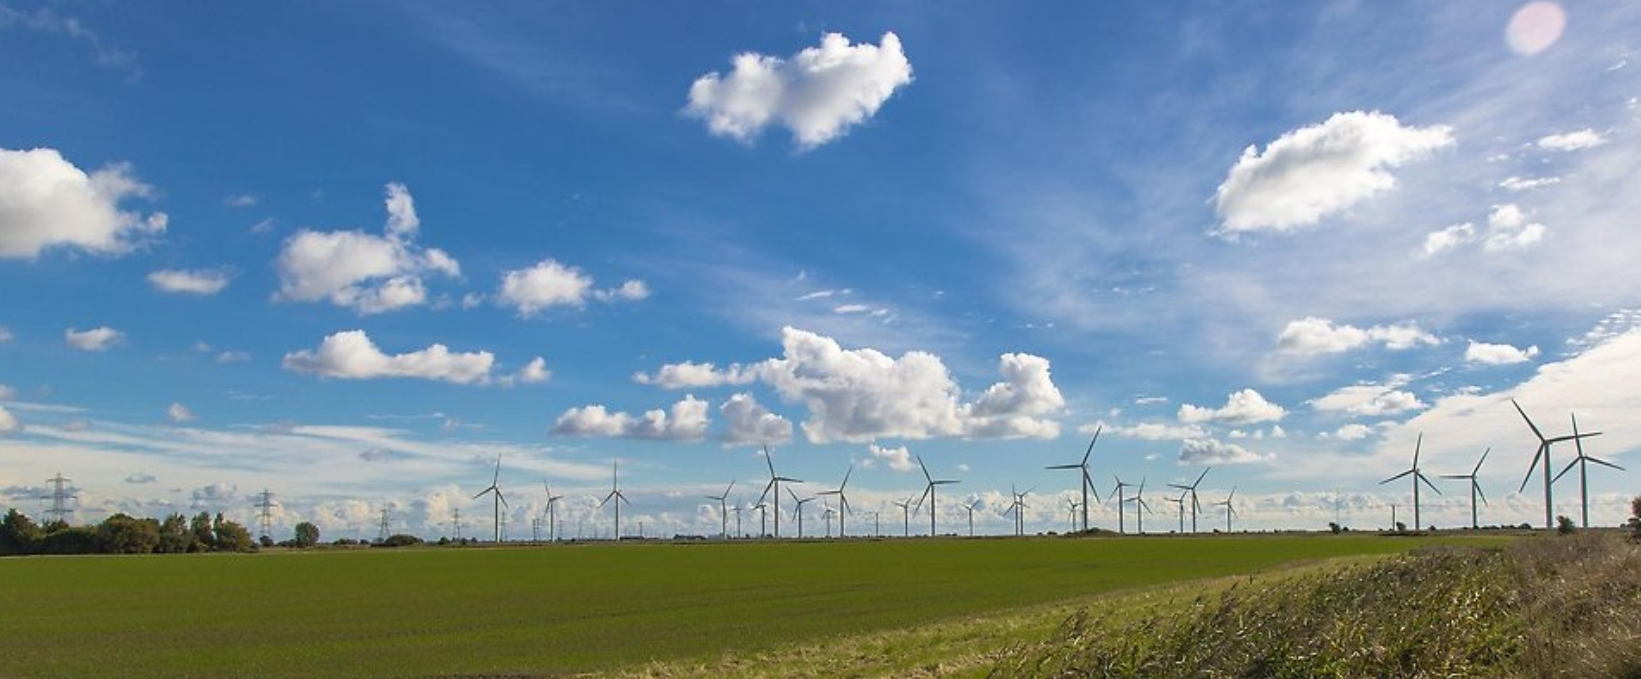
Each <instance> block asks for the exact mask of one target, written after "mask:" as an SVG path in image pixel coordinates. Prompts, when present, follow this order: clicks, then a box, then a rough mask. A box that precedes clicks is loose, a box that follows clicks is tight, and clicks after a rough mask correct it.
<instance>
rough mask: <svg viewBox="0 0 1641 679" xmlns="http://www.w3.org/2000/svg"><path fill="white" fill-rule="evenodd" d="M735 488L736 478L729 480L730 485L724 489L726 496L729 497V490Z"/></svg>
mask: <svg viewBox="0 0 1641 679" xmlns="http://www.w3.org/2000/svg"><path fill="white" fill-rule="evenodd" d="M732 490H735V479H730V480H729V487H728V488H725V489H724V497H729V491H732Z"/></svg>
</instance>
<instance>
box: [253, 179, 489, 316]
mask: <svg viewBox="0 0 1641 679" xmlns="http://www.w3.org/2000/svg"><path fill="white" fill-rule="evenodd" d="M387 192H388V198H387V200H386V205H387V209H388V221H387V226H386V232H387V235H386V236H376V235H372V234H367V233H364V232H362V231H330V232H321V231H311V230H307V229H303V230H301V231H298V232H297V233H296V234H295V235H293V236H291V237H290V238H289V239H287V240H286V241H285V244H284V247H283V249H282V250H281V251H280V254H279V261H278V269H279V284H280V287H279V293H278V294H277V295H276V298H277V299H282V300H291V301H299V302H313V301H319V300H327V301H329V302H330V303H332V304H335V305H337V306H342V307H347V308H350V309H353V310H354V311H356V312H358V313H360V314H377V313H383V312H387V311H394V310H397V309H403V308H405V307H410V306H417V305H420V304H424V303H426V302H427V289H426V286H425V285H424V284H423V281H422V278H423V276H426V275H431V274H440V275H444V276H450V277H455V276H460V275H461V266H460V265H459V264H458V263H457V262H456V260H455V259H452V258H451V257H450V255H448V254H446V253H445V252H444V251H443V250H439V249H437V248H423V247H420V246H418V245H416V244H415V242H414V239H415V236H416V231H417V227H418V226H419V224H420V222H419V221H418V220H417V219H416V213H415V208H414V207H413V206H412V203H411V197H410V194H409V192H408V191H406V190H405V188H404V186H403V185H401V184H389V185H388V189H387Z"/></svg>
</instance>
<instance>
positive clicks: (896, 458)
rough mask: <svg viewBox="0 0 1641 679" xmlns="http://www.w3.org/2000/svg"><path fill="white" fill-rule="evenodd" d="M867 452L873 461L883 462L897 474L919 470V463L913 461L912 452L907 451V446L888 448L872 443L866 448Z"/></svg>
mask: <svg viewBox="0 0 1641 679" xmlns="http://www.w3.org/2000/svg"><path fill="white" fill-rule="evenodd" d="M866 452H867V453H868V454H870V455H871V456H872V459H873V460H877V461H880V462H883V463H884V464H887V465H889V468H890V469H893V470H895V471H897V472H909V471H913V470H915V469H917V463H916V462H913V461H912V452H911V451H910V450H907V449H906V446H900V447H898V448H886V447H883V446H880V445H878V444H876V443H872V444H868V445H867V446H866Z"/></svg>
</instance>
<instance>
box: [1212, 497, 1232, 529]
mask: <svg viewBox="0 0 1641 679" xmlns="http://www.w3.org/2000/svg"><path fill="white" fill-rule="evenodd" d="M1235 501H1236V486H1231V494H1230V495H1229V496H1227V497H1226V498H1225V501H1224V502H1215V503H1214V506H1216V507H1224V508H1225V533H1226V534H1227V535H1229V534H1230V532H1231V517H1233V516H1236V505H1234V504H1232V503H1233V502H1235Z"/></svg>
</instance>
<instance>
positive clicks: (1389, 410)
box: [1311, 375, 1428, 417]
mask: <svg viewBox="0 0 1641 679" xmlns="http://www.w3.org/2000/svg"><path fill="white" fill-rule="evenodd" d="M1409 380H1410V378H1409V376H1407V375H1397V376H1395V377H1392V378H1391V379H1389V380H1387V381H1386V382H1385V383H1384V384H1373V383H1365V384H1353V385H1351V386H1348V387H1340V388H1338V389H1335V390H1333V391H1332V392H1329V393H1328V394H1327V395H1326V396H1323V397H1321V398H1318V399H1316V400H1314V401H1311V407H1312V408H1314V409H1316V410H1319V411H1323V412H1345V413H1350V414H1352V415H1363V416H1367V417H1379V416H1383V415H1395V414H1397V413H1404V412H1408V411H1410V410H1421V409H1424V408H1426V407H1428V405H1427V404H1425V402H1423V401H1420V400H1419V397H1418V395H1416V394H1414V393H1413V392H1410V391H1403V390H1402V389H1401V387H1403V386H1406V385H1407V383H1408V382H1409Z"/></svg>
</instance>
